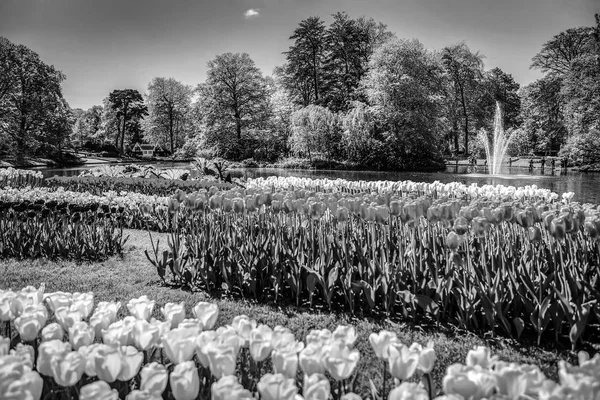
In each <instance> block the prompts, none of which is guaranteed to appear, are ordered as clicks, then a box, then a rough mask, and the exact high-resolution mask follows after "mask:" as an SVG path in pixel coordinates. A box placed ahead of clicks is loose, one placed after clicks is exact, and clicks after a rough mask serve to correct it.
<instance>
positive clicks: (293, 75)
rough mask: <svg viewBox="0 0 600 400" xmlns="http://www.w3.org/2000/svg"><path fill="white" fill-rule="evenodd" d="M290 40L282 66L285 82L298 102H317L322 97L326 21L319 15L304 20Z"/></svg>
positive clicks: (304, 103) (306, 103) (281, 74)
mask: <svg viewBox="0 0 600 400" xmlns="http://www.w3.org/2000/svg"><path fill="white" fill-rule="evenodd" d="M290 40H294V44H293V45H292V46H290V48H289V50H288V51H287V52H285V53H284V54H285V56H286V64H284V65H283V67H282V68H281V69H280V70H279V75H280V76H281V78H282V83H283V84H284V85H285V87H286V89H287V90H288V91H289V92H290V94H291V95H292V98H293V99H294V100H295V102H296V103H297V104H299V105H302V106H304V107H306V106H308V105H309V104H318V103H319V99H320V97H322V96H321V91H322V89H321V86H322V84H323V76H322V75H323V72H322V70H323V63H324V58H325V40H326V39H325V23H324V22H323V20H321V18H319V17H309V18H307V19H305V20H302V21H300V23H299V24H298V27H297V28H296V29H294V33H293V34H292V36H290Z"/></svg>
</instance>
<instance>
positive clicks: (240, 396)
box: [210, 376, 254, 400]
mask: <svg viewBox="0 0 600 400" xmlns="http://www.w3.org/2000/svg"><path fill="white" fill-rule="evenodd" d="M210 392H211V394H212V400H254V397H253V396H252V393H250V392H249V391H248V390H246V389H244V387H243V386H242V385H240V383H239V382H238V380H237V378H236V377H235V376H224V377H222V378H221V379H219V380H218V381H216V382H214V383H213V384H212V386H211V388H210Z"/></svg>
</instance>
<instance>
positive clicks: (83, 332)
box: [69, 322, 95, 350]
mask: <svg viewBox="0 0 600 400" xmlns="http://www.w3.org/2000/svg"><path fill="white" fill-rule="evenodd" d="M94 337H95V334H94V328H92V327H91V326H88V324H87V323H85V322H77V323H75V324H74V325H73V326H72V327H70V328H69V342H70V343H71V346H73V350H77V349H79V348H80V347H81V346H89V345H90V344H91V343H92V342H93V341H94Z"/></svg>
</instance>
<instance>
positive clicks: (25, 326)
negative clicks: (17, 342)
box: [15, 313, 42, 342]
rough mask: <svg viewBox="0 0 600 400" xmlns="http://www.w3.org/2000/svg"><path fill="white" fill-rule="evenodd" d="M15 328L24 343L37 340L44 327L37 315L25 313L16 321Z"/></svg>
mask: <svg viewBox="0 0 600 400" xmlns="http://www.w3.org/2000/svg"><path fill="white" fill-rule="evenodd" d="M15 328H17V331H18V332H19V336H20V337H21V340H22V341H24V342H32V341H33V340H35V339H36V338H37V335H38V333H39V332H40V329H42V325H41V324H40V321H39V319H38V318H37V316H36V315H35V314H33V313H23V314H21V316H20V317H17V318H16V319H15Z"/></svg>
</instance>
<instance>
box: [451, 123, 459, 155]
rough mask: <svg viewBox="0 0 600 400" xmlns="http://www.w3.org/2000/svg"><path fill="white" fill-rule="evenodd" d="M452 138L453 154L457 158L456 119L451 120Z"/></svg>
mask: <svg viewBox="0 0 600 400" xmlns="http://www.w3.org/2000/svg"><path fill="white" fill-rule="evenodd" d="M452 119H453V121H452V136H454V152H455V153H456V156H457V157H458V124H457V121H456V118H452Z"/></svg>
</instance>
